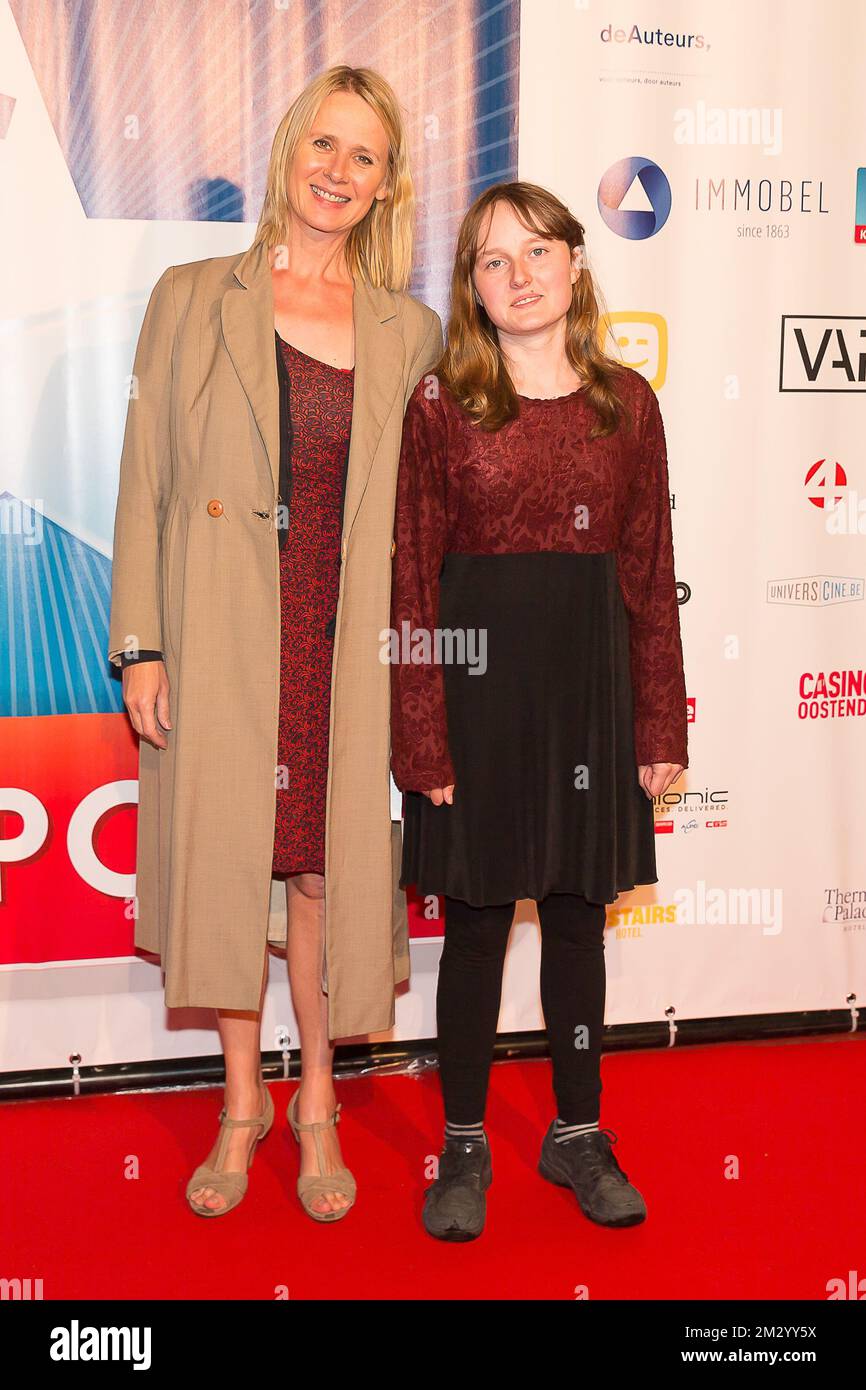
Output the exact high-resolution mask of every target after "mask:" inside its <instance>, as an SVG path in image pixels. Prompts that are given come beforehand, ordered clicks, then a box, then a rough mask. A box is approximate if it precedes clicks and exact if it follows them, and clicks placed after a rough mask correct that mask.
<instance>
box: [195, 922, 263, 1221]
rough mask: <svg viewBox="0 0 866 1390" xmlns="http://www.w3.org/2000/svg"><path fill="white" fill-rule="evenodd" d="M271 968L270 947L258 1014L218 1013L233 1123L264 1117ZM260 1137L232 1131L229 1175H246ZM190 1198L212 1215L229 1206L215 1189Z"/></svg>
mask: <svg viewBox="0 0 866 1390" xmlns="http://www.w3.org/2000/svg"><path fill="white" fill-rule="evenodd" d="M267 965H268V954H267V947H265V957H264V967H263V970H262V991H261V995H260V997H259V1010H258V1013H239V1012H236V1011H235V1010H233V1009H232V1010H230V1009H217V1024H218V1026H219V1033H220V1041H221V1043H222V1049H223V1054H224V1056H225V1064H226V1084H225V1106H226V1114H227V1115H228V1116H229V1119H232V1120H249V1119H251V1118H252V1116H253V1115H259V1114H261V1111H262V1108H263V1106H264V1103H265V1087H264V1083H263V1081H262V1052H261V1022H262V1000H263V998H264V992H265V980H266V979H267ZM259 1133H260V1131H259V1130H257V1129H256V1128H255V1127H254V1126H251V1127H250V1128H249V1129H234V1130H230V1131H229V1135H230V1138H229V1145H228V1150H227V1153H226V1158H225V1163H224V1165H223V1168H224V1170H225V1171H230V1172H244V1171H245V1169H246V1166H247V1161H248V1159H249V1154H250V1149H251V1147H252V1145H253V1143H254V1141H255V1138H256V1136H257V1135H258V1134H259ZM218 1142H219V1140H218V1139H217V1143H218ZM217 1143H215V1144H214V1146H213V1148H212V1149H211V1151H210V1153H209V1154H208V1156H207V1159H206V1160H205V1162H206V1163H207V1164H208V1166H209V1167H213V1165H214V1162H215V1160H216V1152H217ZM190 1196H191V1197H192V1200H193V1201H194V1202H195V1203H196V1205H197V1206H200V1207H208V1208H209V1209H210V1210H211V1211H219V1210H220V1208H222V1207H224V1206H225V1205H226V1199H225V1198H224V1197H222V1196H221V1195H220V1194H219V1193H218V1192H215V1191H214V1189H213V1188H212V1187H199V1188H196V1190H195V1191H194V1192H192V1193H191V1194H190Z"/></svg>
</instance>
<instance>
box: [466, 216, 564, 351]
mask: <svg viewBox="0 0 866 1390" xmlns="http://www.w3.org/2000/svg"><path fill="white" fill-rule="evenodd" d="M580 254H581V253H580V247H575V250H574V253H573V254H572V253H571V252H570V251H569V248H568V244H567V243H566V242H564V241H555V240H552V239H551V238H549V237H545V236H543V235H542V234H541V233H539V232H533V231H530V230H529V229H528V228H527V227H525V226H524V224H523V223H522V222H521V221H520V219H519V218H518V216H517V213H516V212H515V211H514V208H513V207H512V206H511V204H510V203H506V202H504V201H501V202H498V203H495V204H494V205H493V209H492V213H491V216H490V218H489V220H488V223H487V226H486V228H485V229H483V231H482V235H481V239H480V242H479V247H478V254H477V256H476V257H475V267H474V270H473V275H472V280H473V284H474V286H475V289H476V292H477V294H478V297H479V298H480V300H481V302H482V304H483V305H484V308H485V309H486V311H487V314H488V316H489V317H490V319H491V321H492V322H493V323H494V324H495V326H496V328H497V329H498V330H499V331H500V333H504V334H512V335H515V336H516V335H520V334H526V333H536V332H538V331H539V330H542V329H546V328H549V327H551V326H552V325H553V324H555V323H557V322H558V321H559V320H560V319H561V318H563V317H564V316H565V314H567V312H568V310H569V307H570V305H571V299H572V287H573V285H574V283H575V281H576V280H577V277H578V275H579V274H580V270H579V268H578V266H579V261H580Z"/></svg>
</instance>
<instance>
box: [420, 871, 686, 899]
mask: <svg viewBox="0 0 866 1390" xmlns="http://www.w3.org/2000/svg"><path fill="white" fill-rule="evenodd" d="M658 882H659V879H658V875H656V877H655V878H642V879H638V881H637V882H636V883H626V884H623V885H622V886H621V887H618V888H617V889H616V891H615V893H614V896H613V897H612V898H606V897H601V898H599V897H590V895H589V893H588V892H587V891H586V885H585V884H583V885H581V886H580V887H574V886H569V887H567V888H563V887H557V888H545V889H544V890H543V891H542V892H541V893H540V894H538V893H535V892H531V891H527V892H524V891H522V890H521V891H515V892H514V893H510V892H509V893H508V894H506V896H504V897H500V896H499V895H497V896H496V898H495V899H494V901H493V902H491V901H490V900H489V899H485V900H484V901H483V902H481V901H476V900H475V897H474V896H473V897H469V898H466V897H463V895H462V894H460V893H452V892H450V891H449V890H448V889H447V888H431V887H429V886H425V887H423V888H422V887H420V886H419V885H418V884H417V883H414V882H413V881H412V880H411V879H409V878H405V877H402V876H401V878H400V887H401V888H403V889H406V888H409V887H411V888H414V889H415V890H416V892H418V893H419V894H420V895H421V896H422V897H426V896H427V895H429V894H430V893H435V894H436V896H437V897H440V898H441V897H445V896H448V897H449V898H459V899H460V901H461V902H466V903H468V904H469V906H470V907H495V906H497V905H498V904H500V903H510V902H520V901H521V900H524V899H528V900H529V901H531V902H535V903H537V902H541V901H542V900H543V899H544V898H546V897H547V895H548V894H549V893H576V894H579V895H580V896H581V897H585V898H586V900H587V902H591V903H597V904H604V905H605V906H606V907H607V906H609V905H610V904H611V903H615V902H616V900H617V898H618V897H619V896H620V894H621V893H632V892H633V891H634V889H635V888H650V887H652V886H653V884H656V883H658ZM428 884H429V880H428Z"/></svg>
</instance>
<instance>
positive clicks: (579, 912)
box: [436, 893, 605, 1125]
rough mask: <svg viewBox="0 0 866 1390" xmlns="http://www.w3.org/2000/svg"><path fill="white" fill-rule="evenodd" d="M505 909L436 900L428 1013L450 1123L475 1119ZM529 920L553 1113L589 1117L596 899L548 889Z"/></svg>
mask: <svg viewBox="0 0 866 1390" xmlns="http://www.w3.org/2000/svg"><path fill="white" fill-rule="evenodd" d="M514 907H515V904H514V903H513V902H512V903H503V904H501V905H498V906H495V907H471V906H470V905H469V903H465V902H462V901H461V900H460V899H459V898H449V897H446V899H445V945H444V947H443V951H442V959H441V961H440V964H439V985H438V989H437V994H436V1021H437V1028H438V1033H439V1073H440V1080H441V1082H442V1096H443V1099H444V1102H445V1118H446V1120H448V1121H450V1122H451V1123H452V1124H457V1125H469V1124H475V1123H477V1122H478V1121H479V1120H483V1118H484V1111H485V1107H486V1102H487V1084H488V1080H489V1077H490V1065H491V1062H492V1060H493V1048H494V1044H495V1041H496V1023H497V1020H498V1018H499V1004H500V998H501V993H502V968H503V965H504V962H505V948H506V946H507V944H508V934H509V932H510V930H511V923H512V920H513V918H514ZM538 920H539V922H540V923H541V1006H542V1009H543V1010H544V1020H545V1023H546V1025H547V1037H548V1042H549V1045H550V1055H551V1058H552V1061H553V1089H554V1094H555V1096H556V1102H557V1114H558V1116H559V1118H560V1119H561V1120H563V1121H564V1122H565V1123H566V1124H572V1125H578V1124H589V1123H592V1122H593V1121H596V1120H598V1118H599V1108H600V1097H601V1034H602V1028H603V1026H604V1001H605V968H604V924H605V907H604V904H603V903H590V902H587V900H586V898H583V897H580V896H578V895H577V894H574V893H549V894H548V896H547V897H546V898H543V899H542V900H541V901H540V902H539V903H538ZM578 1029H579V1030H580V1033H579V1034H578V1033H577V1030H578ZM577 1044H580V1045H577Z"/></svg>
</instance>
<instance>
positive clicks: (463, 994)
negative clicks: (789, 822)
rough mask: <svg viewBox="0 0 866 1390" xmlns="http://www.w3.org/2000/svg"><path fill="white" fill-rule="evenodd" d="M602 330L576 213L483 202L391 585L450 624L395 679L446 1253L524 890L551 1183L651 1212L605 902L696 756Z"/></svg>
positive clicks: (414, 608) (478, 1143)
mask: <svg viewBox="0 0 866 1390" xmlns="http://www.w3.org/2000/svg"><path fill="white" fill-rule="evenodd" d="M598 332H599V309H598V300H597V293H596V290H595V287H594V285H593V280H592V277H591V274H590V272H589V269H588V266H587V264H586V258H585V249H584V236H583V227H582V226H581V224H580V223H579V222H578V221H577V219H576V218H575V217H574V216H573V215H572V214H571V213H570V212H569V210H568V208H566V207H565V206H564V205H563V204H562V203H561V202H560V200H559V199H558V198H556V197H554V195H553V194H552V193H549V192H547V191H546V190H545V189H543V188H539V187H538V186H537V185H535V184H529V183H508V184H498V185H496V186H494V187H493V188H490V189H487V190H486V191H485V192H484V193H483V194H482V195H481V196H480V197H479V198H478V199H477V200H476V201H475V202H474V203H473V205H472V207H471V208H470V209H469V211H468V212H467V214H466V216H465V218H464V221H463V223H462V226H461V228H460V232H459V235H458V242H457V251H456V257H455V264H454V274H453V280H452V293H451V316H450V319H449V324H448V346H447V348H446V350H445V352H444V354H443V356H442V359H441V361H440V362H439V363H438V364H437V366H436V368H435V371H434V373H433V374H432V375H431V377H430V379H429V380H427V381H424V382H419V383H418V386H417V387H416V389H415V391H414V392H413V394H412V396H411V399H410V401H409V406H408V409H407V412H406V419H405V423H404V432H403V447H402V453H401V460H400V471H399V479H398V487H397V515H396V522H395V534H396V538H397V550H396V556H395V561H394V579H393V587H392V619H391V625H392V628H393V629H394V630H396V632H398V633H401V632H402V631H404V629H406V630H408V632H409V633H411V634H424V633H430V632H431V631H437V632H438V633H439V634H440V648H439V657H438V658H437V657H436V655H435V653H436V646H435V644H430V648H429V649H430V651H431V652H433V653H434V655H433V657H432V658H430V657H428V658H427V659H426V660H421V659H419V660H418V661H417V664H416V661H415V658H414V657H413V659H412V661H411V662H407V663H406V664H395V665H394V666H393V667H392V685H393V712H392V745H393V761H392V766H393V772H394V778H395V781H396V783H397V785H398V787H401V788H402V789H403V790H404V791H405V792H406V793H407V796H406V812H405V836H404V849H403V877H402V881H403V882H404V883H414V884H417V885H418V887H419V888H420V889H421V891H422V892H423V893H425V894H429V893H441V894H443V895H444V897H445V943H444V950H443V954H442V960H441V964H440V968H439V986H438V995H437V1025H438V1039H439V1064H440V1078H441V1081H442V1091H443V1097H444V1102H445V1120H446V1124H445V1147H444V1150H443V1154H442V1159H441V1162H440V1165H439V1175H438V1178H437V1180H436V1181H435V1182H434V1184H433V1185H432V1187H431V1188H430V1189H429V1190H428V1192H427V1195H426V1200H425V1205H424V1224H425V1227H426V1229H427V1231H428V1232H429V1233H430V1234H431V1235H433V1236H436V1237H437V1238H439V1239H442V1240H471V1239H473V1238H475V1237H476V1236H478V1235H479V1234H480V1233H481V1231H482V1229H483V1226H484V1220H485V1191H486V1189H487V1187H488V1186H489V1183H490V1181H491V1179H492V1164H491V1156H490V1150H489V1145H488V1142H487V1137H486V1134H485V1132H484V1110H485V1104H486V1098H487V1084H488V1076H489V1072H490V1063H491V1059H492V1054H493V1047H494V1042H495V1037H496V1024H497V1017H498V1014H499V1000H500V990H501V982H502V968H503V960H504V956H505V948H506V944H507V941H508V933H509V930H510V928H511V922H512V917H513V913H514V906H515V902H516V900H517V899H519V898H533V899H535V901H536V903H537V905H538V915H539V920H540V924H541V999H542V1005H543V1009H544V1017H545V1022H546V1025H547V1032H548V1038H549V1043H550V1051H551V1057H552V1061H553V1085H554V1092H555V1097H556V1102H557V1110H556V1115H555V1118H554V1119H553V1121H552V1122H551V1125H550V1128H549V1130H548V1132H547V1135H546V1137H545V1139H544V1143H543V1145H542V1149H541V1155H540V1160H539V1167H540V1171H541V1172H542V1174H543V1175H544V1176H545V1177H546V1178H548V1179H549V1180H550V1181H552V1182H555V1183H559V1184H561V1185H563V1186H567V1187H570V1188H572V1189H573V1191H574V1192H575V1194H576V1196H577V1199H578V1202H579V1203H580V1206H581V1209H582V1210H583V1212H584V1213H585V1215H587V1216H588V1217H589V1218H590V1219H591V1220H593V1221H597V1222H599V1223H600V1224H602V1225H610V1226H627V1225H633V1224H634V1223H635V1222H638V1221H642V1220H643V1219H644V1217H645V1215H646V1207H645V1204H644V1201H643V1198H642V1197H641V1194H640V1193H639V1192H638V1191H637V1189H636V1188H635V1187H633V1186H632V1185H631V1184H630V1183H629V1182H628V1178H627V1175H626V1174H625V1173H624V1172H623V1171H622V1169H621V1168H620V1166H619V1164H618V1163H617V1160H616V1158H615V1156H614V1154H613V1152H612V1149H611V1140H614V1141H615V1140H616V1134H615V1133H613V1132H612V1131H610V1130H606V1129H601V1130H600V1129H599V1106H600V1095H601V1076H600V1066H599V1064H600V1059H601V1039H602V1029H603V1025H604V1002H605V967H604V925H605V904H606V903H608V902H613V900H614V899H615V898H616V896H617V894H618V893H619V892H622V891H623V890H625V889H630V888H633V887H634V886H635V885H636V884H639V883H644V884H645V883H655V882H657V874H656V862H655V841H654V827H653V805H652V798H653V797H654V796H659V795H661V794H662V793H663V792H664V791H665V790H666V789H667V787H668V786H670V784H671V782H672V781H674V780H675V779H676V778H677V777H678V776H679V775H680V773H681V772H682V770H683V768H684V767H686V766H687V739H686V697H685V685H684V677H683V666H682V648H681V642H680V628H679V610H678V607H677V593H676V584H675V580H674V568H673V544H672V539H671V519H670V505H669V494H668V477H667V459H666V452H665V439H664V429H663V426H662V421H661V415H660V412H659V407H658V402H657V400H656V397H655V393H654V392H653V390H652V387H651V386H650V385H649V384H648V382H647V381H646V380H645V379H644V378H643V377H642V376H641V375H640V374H639V373H638V372H636V371H634V370H632V369H630V368H628V367H625V366H624V365H623V364H622V363H617V362H616V361H615V360H613V359H610V358H608V357H607V356H606V355H605V354H604V352H603V351H602V349H601V347H600V345H599V341H598ZM453 633H457V634H459V635H460V636H461V637H462V638H463V639H464V641H465V652H464V651H463V649H462V648H461V647H457V648H455V649H454V652H453V653H452V658H453V659H452V660H450V661H449V659H448V655H447V650H448V649H447V648H445V647H444V645H443V643H444V639H445V638H446V637H447V636H448V635H449V634H453ZM412 640H413V644H414V646H415V650H416V652H417V653H419V654H420V655H421V656H423V654H424V644H423V641H421V640H420V639H419V638H417V637H415V636H413V639H412Z"/></svg>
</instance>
